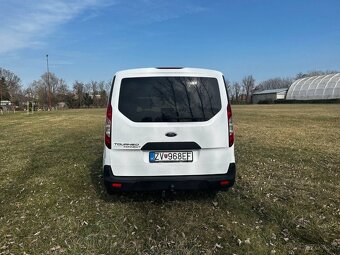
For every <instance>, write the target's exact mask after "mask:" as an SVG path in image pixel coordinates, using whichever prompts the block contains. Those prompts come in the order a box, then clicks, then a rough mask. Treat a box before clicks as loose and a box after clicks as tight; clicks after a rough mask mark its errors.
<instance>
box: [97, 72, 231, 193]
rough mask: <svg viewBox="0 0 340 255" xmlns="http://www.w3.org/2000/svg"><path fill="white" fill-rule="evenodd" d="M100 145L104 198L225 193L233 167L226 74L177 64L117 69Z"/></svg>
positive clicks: (229, 184)
mask: <svg viewBox="0 0 340 255" xmlns="http://www.w3.org/2000/svg"><path fill="white" fill-rule="evenodd" d="M104 147H105V148H104V155H103V169H104V182H105V186H106V188H107V190H108V192H109V193H111V192H113V191H118V190H120V191H141V190H187V189H222V190H223V189H225V190H226V189H228V188H229V187H231V186H232V185H233V184H234V182H235V174H236V168H235V156H234V131H233V124H232V118H231V108H230V103H229V100H228V93H227V89H226V86H225V81H224V77H223V74H222V73H220V72H217V71H213V70H207V69H196V68H177V67H162V68H141V69H131V70H125V71H120V72H117V73H116V74H115V76H114V78H113V82H112V88H111V92H110V97H109V103H108V107H107V113H106V125H105V146H104Z"/></svg>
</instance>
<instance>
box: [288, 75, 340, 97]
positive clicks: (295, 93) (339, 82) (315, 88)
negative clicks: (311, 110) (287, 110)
mask: <svg viewBox="0 0 340 255" xmlns="http://www.w3.org/2000/svg"><path fill="white" fill-rule="evenodd" d="M338 98H340V73H335V74H327V75H320V76H313V77H306V78H302V79H298V80H296V81H295V82H294V83H293V84H292V85H291V86H290V88H289V90H288V92H287V97H286V99H287V100H326V99H338Z"/></svg>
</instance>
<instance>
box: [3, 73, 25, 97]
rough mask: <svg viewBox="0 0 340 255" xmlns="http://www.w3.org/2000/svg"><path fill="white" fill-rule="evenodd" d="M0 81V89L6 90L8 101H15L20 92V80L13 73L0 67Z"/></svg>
mask: <svg viewBox="0 0 340 255" xmlns="http://www.w3.org/2000/svg"><path fill="white" fill-rule="evenodd" d="M0 79H1V80H2V84H1V89H2V90H3V91H4V90H5V88H6V93H8V95H9V98H8V100H11V101H13V102H14V101H17V100H18V97H19V94H20V92H21V80H20V78H19V77H18V76H17V75H16V74H14V73H13V72H11V71H9V70H6V69H4V68H1V67H0ZM0 93H1V92H0ZM4 93H5V92H3V95H4Z"/></svg>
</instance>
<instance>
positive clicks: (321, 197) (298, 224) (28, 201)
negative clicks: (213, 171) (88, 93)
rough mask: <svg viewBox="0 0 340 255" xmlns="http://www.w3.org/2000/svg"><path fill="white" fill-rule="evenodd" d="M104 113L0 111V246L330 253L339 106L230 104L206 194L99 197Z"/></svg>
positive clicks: (8, 250)
mask: <svg viewBox="0 0 340 255" xmlns="http://www.w3.org/2000/svg"><path fill="white" fill-rule="evenodd" d="M104 115H105V110H104V109H89V110H68V111H58V112H38V113H35V114H34V115H26V114H24V113H20V112H17V113H15V114H6V115H0V176H1V178H0V254H25V253H27V254H60V253H64V254H233V253H234V254H339V253H340V246H339V245H340V244H339V243H340V241H338V243H337V242H336V241H335V240H337V239H339V238H340V224H339V222H340V202H339V201H340V188H339V184H340V177H339V168H340V167H339V166H340V105H330V104H329V105H250V106H246V105H243V106H242V105H240V106H234V107H233V116H234V123H235V129H236V157H237V182H236V185H235V186H234V188H232V189H231V190H229V191H228V192H220V193H218V194H217V195H216V197H212V196H211V195H209V194H206V193H204V192H195V193H178V194H176V195H175V196H171V197H166V198H162V197H161V195H160V194H159V193H151V194H130V195H115V196H109V195H107V194H106V192H105V190H104V187H103V185H102V172H101V160H102V150H103V124H104Z"/></svg>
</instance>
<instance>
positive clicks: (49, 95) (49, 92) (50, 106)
mask: <svg viewBox="0 0 340 255" xmlns="http://www.w3.org/2000/svg"><path fill="white" fill-rule="evenodd" d="M46 63H47V87H48V92H47V97H48V108H49V110H50V111H51V109H52V103H51V86H50V69H49V67H48V54H46Z"/></svg>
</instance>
